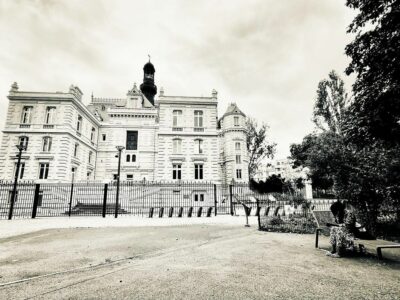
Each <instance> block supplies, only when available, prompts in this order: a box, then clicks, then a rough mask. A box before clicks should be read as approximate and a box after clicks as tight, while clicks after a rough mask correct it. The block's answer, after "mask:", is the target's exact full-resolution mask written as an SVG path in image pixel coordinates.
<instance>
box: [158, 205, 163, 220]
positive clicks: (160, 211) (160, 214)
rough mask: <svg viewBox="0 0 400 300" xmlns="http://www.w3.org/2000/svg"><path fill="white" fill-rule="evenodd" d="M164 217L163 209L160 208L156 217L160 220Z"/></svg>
mask: <svg viewBox="0 0 400 300" xmlns="http://www.w3.org/2000/svg"><path fill="white" fill-rule="evenodd" d="M163 215H164V207H160V210H159V211H158V217H159V218H162V217H163Z"/></svg>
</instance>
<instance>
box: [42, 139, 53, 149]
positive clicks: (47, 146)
mask: <svg viewBox="0 0 400 300" xmlns="http://www.w3.org/2000/svg"><path fill="white" fill-rule="evenodd" d="M51 142H52V140H51V137H49V136H45V137H44V138H43V143H42V151H43V152H50V150H51Z"/></svg>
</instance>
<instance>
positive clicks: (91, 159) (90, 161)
mask: <svg viewBox="0 0 400 300" xmlns="http://www.w3.org/2000/svg"><path fill="white" fill-rule="evenodd" d="M92 161H93V152H92V151H89V164H91V163H92Z"/></svg>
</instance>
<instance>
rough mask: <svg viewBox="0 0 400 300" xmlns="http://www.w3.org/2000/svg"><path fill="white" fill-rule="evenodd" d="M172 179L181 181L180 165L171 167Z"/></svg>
mask: <svg viewBox="0 0 400 300" xmlns="http://www.w3.org/2000/svg"><path fill="white" fill-rule="evenodd" d="M172 179H182V165H178V164H173V165H172Z"/></svg>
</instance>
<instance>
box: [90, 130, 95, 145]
mask: <svg viewBox="0 0 400 300" xmlns="http://www.w3.org/2000/svg"><path fill="white" fill-rule="evenodd" d="M95 137H96V129H95V128H94V127H92V131H91V132H90V141H91V142H94V140H95Z"/></svg>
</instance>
